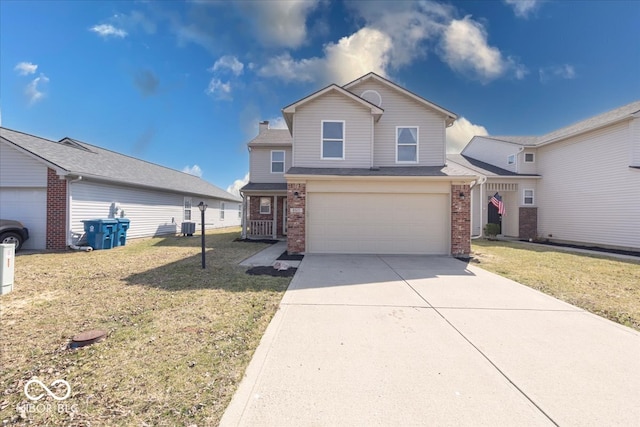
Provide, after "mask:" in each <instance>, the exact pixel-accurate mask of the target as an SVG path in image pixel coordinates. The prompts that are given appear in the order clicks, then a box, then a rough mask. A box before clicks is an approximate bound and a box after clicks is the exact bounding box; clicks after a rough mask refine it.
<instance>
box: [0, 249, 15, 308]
mask: <svg viewBox="0 0 640 427" xmlns="http://www.w3.org/2000/svg"><path fill="white" fill-rule="evenodd" d="M15 259H16V247H15V245H13V244H0V261H2V265H1V266H0V285H2V290H1V291H0V295H4V294H8V293H9V292H11V291H12V290H13V276H14V263H15Z"/></svg>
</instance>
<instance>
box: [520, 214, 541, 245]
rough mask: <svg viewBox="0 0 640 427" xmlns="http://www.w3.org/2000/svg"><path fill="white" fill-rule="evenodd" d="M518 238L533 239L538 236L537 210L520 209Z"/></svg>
mask: <svg viewBox="0 0 640 427" xmlns="http://www.w3.org/2000/svg"><path fill="white" fill-rule="evenodd" d="M518 220H519V225H518V237H519V238H521V239H535V238H536V237H537V236H538V208H532V207H520V212H519V218H518Z"/></svg>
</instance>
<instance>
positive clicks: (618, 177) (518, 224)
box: [449, 101, 640, 251]
mask: <svg viewBox="0 0 640 427" xmlns="http://www.w3.org/2000/svg"><path fill="white" fill-rule="evenodd" d="M449 160H450V162H451V163H452V162H456V163H457V164H460V165H464V166H466V167H469V168H471V169H473V170H474V171H475V172H476V173H478V175H479V176H480V184H479V185H476V186H475V188H474V189H473V191H472V197H471V199H472V206H471V208H472V216H471V222H472V232H473V233H474V234H475V235H481V234H482V228H483V226H484V224H486V223H487V222H493V223H498V224H500V225H501V227H502V234H504V235H506V236H514V237H519V238H527V239H528V238H542V239H549V240H551V241H557V242H565V243H574V244H575V243H577V244H582V245H595V246H601V247H613V248H620V249H630V250H636V251H637V250H640V101H636V102H633V103H631V104H628V105H625V106H622V107H620V108H616V109H614V110H611V111H608V112H606V113H603V114H600V115H597V116H595V117H591V118H589V119H586V120H583V121H580V122H578V123H575V124H572V125H570V126H566V127H564V128H561V129H558V130H555V131H553V132H550V133H548V134H545V135H542V136H475V137H473V138H472V139H471V141H470V142H469V143H468V145H467V146H466V147H465V148H464V149H463V150H462V152H461V154H460V155H450V156H449ZM496 194H498V195H499V196H500V197H501V198H502V200H503V203H504V206H505V210H506V212H505V215H502V216H500V215H498V214H497V212H496V207H495V206H494V205H493V204H492V203H491V202H490V198H491V196H494V195H496Z"/></svg>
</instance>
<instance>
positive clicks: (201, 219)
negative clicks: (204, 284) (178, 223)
mask: <svg viewBox="0 0 640 427" xmlns="http://www.w3.org/2000/svg"><path fill="white" fill-rule="evenodd" d="M198 209H200V223H201V224H202V232H201V233H202V268H204V267H205V261H204V211H206V210H207V205H206V204H205V203H204V202H200V204H198Z"/></svg>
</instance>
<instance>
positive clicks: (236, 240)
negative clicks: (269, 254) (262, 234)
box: [234, 237, 278, 245]
mask: <svg viewBox="0 0 640 427" xmlns="http://www.w3.org/2000/svg"><path fill="white" fill-rule="evenodd" d="M234 242H247V243H269V244H270V245H273V244H276V243H278V240H273V239H241V238H239V237H238V238H237V239H235V240H234Z"/></svg>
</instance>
